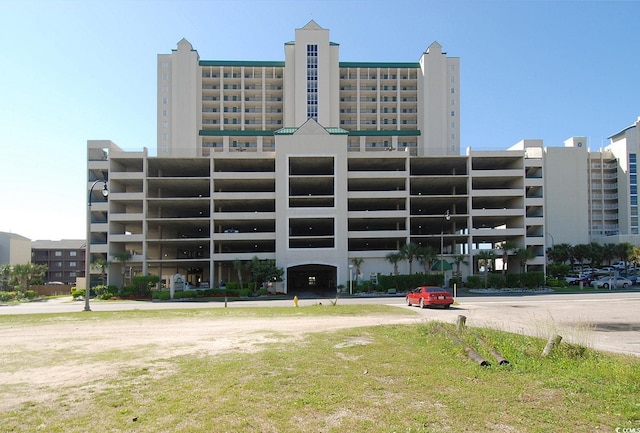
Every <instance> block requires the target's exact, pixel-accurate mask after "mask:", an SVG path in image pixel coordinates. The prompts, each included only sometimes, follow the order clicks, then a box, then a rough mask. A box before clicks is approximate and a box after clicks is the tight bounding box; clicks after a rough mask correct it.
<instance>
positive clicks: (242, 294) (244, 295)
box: [239, 289, 253, 298]
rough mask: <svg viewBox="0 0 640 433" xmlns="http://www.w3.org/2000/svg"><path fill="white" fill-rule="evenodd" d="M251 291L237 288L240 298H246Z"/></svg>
mask: <svg viewBox="0 0 640 433" xmlns="http://www.w3.org/2000/svg"><path fill="white" fill-rule="evenodd" d="M252 293H253V291H252V290H251V289H240V290H239V295H240V297H241V298H246V297H248V296H251V294H252Z"/></svg>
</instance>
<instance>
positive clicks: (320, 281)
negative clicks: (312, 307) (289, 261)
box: [287, 265, 338, 296]
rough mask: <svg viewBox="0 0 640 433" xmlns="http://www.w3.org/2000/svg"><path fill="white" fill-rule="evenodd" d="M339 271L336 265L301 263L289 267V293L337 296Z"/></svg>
mask: <svg viewBox="0 0 640 433" xmlns="http://www.w3.org/2000/svg"><path fill="white" fill-rule="evenodd" d="M337 276H338V271H337V268H336V267H335V266H328V265H300V266H292V267H290V268H289V269H287V293H289V294H292V295H301V294H306V295H307V296H309V295H311V296H313V295H317V296H335V295H336V280H337Z"/></svg>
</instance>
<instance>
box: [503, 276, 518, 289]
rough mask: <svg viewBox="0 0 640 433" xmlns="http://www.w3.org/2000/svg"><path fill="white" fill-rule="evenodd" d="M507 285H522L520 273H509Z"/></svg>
mask: <svg viewBox="0 0 640 433" xmlns="http://www.w3.org/2000/svg"><path fill="white" fill-rule="evenodd" d="M506 286H507V287H520V274H507V281H506Z"/></svg>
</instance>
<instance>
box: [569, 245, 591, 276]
mask: <svg viewBox="0 0 640 433" xmlns="http://www.w3.org/2000/svg"><path fill="white" fill-rule="evenodd" d="M572 251H573V258H574V259H575V260H576V262H578V264H579V265H580V270H582V264H583V263H584V259H586V258H587V257H589V254H590V253H591V247H589V245H587V244H578V245H574V246H573V248H572Z"/></svg>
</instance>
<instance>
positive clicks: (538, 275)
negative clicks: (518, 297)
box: [521, 272, 544, 289]
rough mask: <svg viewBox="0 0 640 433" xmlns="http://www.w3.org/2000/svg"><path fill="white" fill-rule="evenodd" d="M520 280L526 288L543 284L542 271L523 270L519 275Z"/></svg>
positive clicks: (533, 287)
mask: <svg viewBox="0 0 640 433" xmlns="http://www.w3.org/2000/svg"><path fill="white" fill-rule="evenodd" d="M521 281H522V284H523V285H524V287H526V288H528V289H535V288H538V287H541V286H544V272H525V273H524V274H522V276H521Z"/></svg>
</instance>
